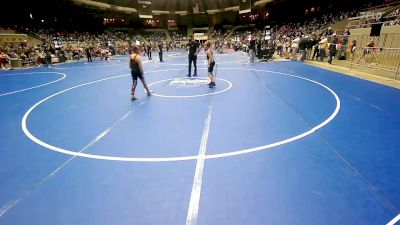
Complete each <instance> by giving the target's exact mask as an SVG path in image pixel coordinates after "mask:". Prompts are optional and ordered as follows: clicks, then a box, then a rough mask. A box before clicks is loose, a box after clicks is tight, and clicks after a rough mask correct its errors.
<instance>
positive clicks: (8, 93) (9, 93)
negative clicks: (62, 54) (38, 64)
mask: <svg viewBox="0 0 400 225" xmlns="http://www.w3.org/2000/svg"><path fill="white" fill-rule="evenodd" d="M37 73H39V74H46V73H55V74H61V75H62V77H61V78H60V79H57V80H54V81H51V82H48V83H44V84H40V85H37V86H33V87H30V88H24V89H20V90H17V91H11V92H7V93H3V94H0V97H2V96H6V95H12V94H15V93H19V92H23V91H28V90H32V89H35V88H39V87H43V86H46V85H49V84H52V83H55V82H58V81H60V80H63V79H65V78H66V77H67V75H66V74H65V73H57V72H31V73H15V74H13V75H19V74H37ZM2 76H12V75H11V74H2Z"/></svg>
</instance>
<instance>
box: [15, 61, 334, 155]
mask: <svg viewBox="0 0 400 225" xmlns="http://www.w3.org/2000/svg"><path fill="white" fill-rule="evenodd" d="M220 69H224V70H227V69H231V70H232V69H234V70H245V71H246V70H248V71H251V70H252V71H259V72H269V73H272V74H273V73H275V74H280V75H285V76H289V77H294V78H298V79H302V80H305V81H309V82H312V83H314V84H317V85H319V86H321V87H323V88H324V89H326V90H328V91H329V92H330V93H331V94H332V95H333V96H334V98H335V100H336V107H335V110H334V111H333V113H332V114H331V115H330V116H329V117H328V118H327V119H325V120H324V121H323V122H322V123H320V124H318V125H317V126H315V127H313V128H311V129H310V130H308V131H306V132H304V133H301V134H298V135H296V136H294V137H291V138H288V139H285V140H281V141H278V142H275V143H271V144H267V145H262V146H258V147H254V148H248V149H243V150H238V151H230V152H227V153H219V154H212V155H206V156H205V157H204V158H205V159H215V158H223V157H229V156H236V155H241V154H247V153H251V152H257V151H262V150H266V149H270V148H273V147H277V146H280V145H283V144H287V143H290V142H293V141H296V140H298V139H301V138H303V137H306V136H308V135H310V134H312V133H314V132H316V131H317V130H318V129H321V128H322V127H324V126H325V125H327V124H328V123H329V122H331V121H332V120H333V119H334V118H335V117H336V115H337V114H338V113H339V110H340V105H341V103H340V99H339V97H338V95H337V94H336V93H335V92H334V91H333V90H332V89H330V88H329V87H327V86H326V85H324V84H321V83H319V82H317V81H314V80H311V79H308V78H304V77H300V76H297V75H293V74H287V73H281V72H275V71H268V70H259V69H243V68H220ZM170 70H182V69H170ZM170 70H160V71H170ZM160 71H151V72H160ZM148 73H150V72H148ZM129 75H130V74H129ZM124 76H128V75H120V76H114V77H109V78H104V79H100V80H96V81H92V82H88V83H84V84H80V85H77V86H74V87H71V88H68V89H65V90H62V91H59V92H57V93H55V94H52V95H50V96H48V97H46V98H44V99H42V100H40V101H39V102H37V103H36V104H34V105H33V106H32V107H31V108H30V109H29V110H28V111H27V112H26V113H25V114H24V116H23V118H22V121H21V128H22V131H23V132H24V133H25V135H26V136H27V137H28V138H29V139H31V140H32V141H33V142H35V143H36V144H38V145H41V146H43V147H45V148H47V149H50V150H53V151H56V152H60V153H64V154H68V155H74V156H75V155H76V156H80V157H85V158H91V159H101V160H112V161H128V162H171V161H184V160H195V159H198V158H199V157H198V156H196V155H193V156H182V157H156V158H138V157H117V156H106V155H94V154H86V153H78V152H76V151H72V150H68V149H63V148H59V147H56V146H53V145H50V144H48V143H46V142H43V141H42V140H40V139H38V138H36V137H35V136H34V135H33V134H31V133H30V131H29V130H28V128H27V119H28V116H29V114H30V113H31V112H32V111H33V110H34V109H35V108H36V107H37V106H39V105H40V104H42V103H43V102H45V101H47V100H49V99H50V98H53V97H55V96H57V95H59V94H62V93H64V92H67V91H70V90H73V89H75V88H79V87H82V86H85V85H89V84H93V83H98V82H101V81H105V80H110V79H115V78H120V77H124Z"/></svg>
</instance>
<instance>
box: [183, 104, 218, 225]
mask: <svg viewBox="0 0 400 225" xmlns="http://www.w3.org/2000/svg"><path fill="white" fill-rule="evenodd" d="M211 113H212V97H211V100H210V103H209V104H208V114H207V118H206V120H205V122H204V130H203V135H202V137H201V142H200V148H199V154H198V158H197V163H196V172H195V174H194V178H193V186H192V192H191V195H190V201H189V208H188V213H187V217H186V225H197V217H198V214H199V207H200V195H201V186H202V183H203V171H204V162H205V158H204V157H205V156H206V152H207V142H208V135H209V133H210V124H211Z"/></svg>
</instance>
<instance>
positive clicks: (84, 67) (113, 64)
mask: <svg viewBox="0 0 400 225" xmlns="http://www.w3.org/2000/svg"><path fill="white" fill-rule="evenodd" d="M149 62H152V60H150V61H144V62H142V64H146V63H149ZM74 63H75V62H74ZM104 64H105V65H97V66H96V65H94V66H74V67H73V66H72V67H57V66H53V67H51V68H52V69H56V70H68V69H89V68H98V67H111V66H122V65H128V61H126V63H108V65H107V63H106V62H104Z"/></svg>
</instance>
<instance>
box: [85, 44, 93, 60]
mask: <svg viewBox="0 0 400 225" xmlns="http://www.w3.org/2000/svg"><path fill="white" fill-rule="evenodd" d="M85 52H86V58H87V61H88V62H92V52H91V51H90V48H89V47H86V48H85Z"/></svg>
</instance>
